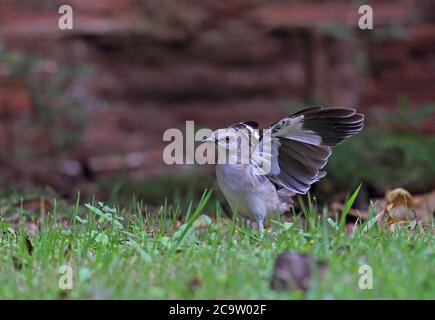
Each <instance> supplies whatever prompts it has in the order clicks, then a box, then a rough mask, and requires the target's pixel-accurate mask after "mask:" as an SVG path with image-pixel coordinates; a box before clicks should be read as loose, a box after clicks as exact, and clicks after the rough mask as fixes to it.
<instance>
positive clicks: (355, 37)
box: [0, 0, 435, 158]
mask: <svg viewBox="0 0 435 320" xmlns="http://www.w3.org/2000/svg"><path fill="white" fill-rule="evenodd" d="M64 3H65V1H57V0H51V1H48V0H45V1H39V0H27V1H19V2H17V1H15V0H2V1H1V2H0V39H2V42H3V43H4V45H6V47H7V48H8V49H20V50H24V51H25V52H28V53H38V54H39V55H40V57H42V62H40V63H41V64H42V67H45V68H48V69H49V72H52V73H57V72H58V70H61V68H62V66H63V65H65V64H66V65H71V64H72V65H75V66H77V68H78V67H79V66H82V67H83V66H86V65H88V64H91V65H92V66H93V67H94V69H93V70H94V71H93V72H90V73H79V72H76V73H74V72H73V73H72V74H73V79H72V80H71V88H70V90H69V91H68V92H69V93H71V92H73V94H74V95H75V96H76V97H78V98H80V100H81V102H82V104H84V109H83V110H84V111H83V112H85V115H86V117H87V118H88V119H89V121H88V122H87V124H86V126H85V127H84V128H80V129H79V130H83V134H84V138H82V140H81V141H82V143H80V144H76V145H73V147H71V148H69V149H68V150H66V151H65V150H63V151H62V152H61V153H60V152H58V151H56V149H54V148H53V146H52V144H53V143H54V142H53V141H52V140H53V137H52V136H51V135H50V130H49V129H50V128H51V127H50V126H47V127H42V128H39V129H38V130H36V129H35V130H30V131H27V130H25V129H23V128H22V127H23V122H22V121H21V120H17V119H21V118H23V117H24V116H25V117H27V119H30V121H32V119H33V118H32V117H38V116H40V115H39V113H38V112H39V111H38V110H33V109H32V108H35V103H34V101H33V100H32V99H34V97H32V96H31V95H30V94H29V93H28V92H27V90H26V79H19V78H18V79H17V78H11V77H10V75H8V71H7V70H6V71H5V66H4V65H5V63H4V62H3V63H2V62H0V64H1V65H2V66H3V69H1V70H2V72H1V73H0V81H1V84H2V88H1V91H0V114H1V119H0V130H1V134H0V137H1V138H0V150H1V152H2V153H3V158H7V157H6V156H5V154H7V153H9V152H10V150H14V148H11V147H10V145H11V144H15V145H27V146H32V147H33V148H34V149H36V150H34V151H33V153H31V154H32V155H33V156H38V157H44V156H45V157H46V156H49V157H52V158H54V157H59V156H60V157H62V158H80V157H82V155H83V157H91V156H98V155H111V154H118V153H128V152H133V151H141V150H145V151H147V152H148V153H149V154H156V155H158V154H160V153H159V152H160V151H161V148H162V146H163V143H162V141H161V137H162V133H163V131H164V130H165V129H166V128H168V127H174V126H178V127H182V126H183V125H184V121H185V120H195V121H197V123H198V125H201V126H209V127H218V126H224V125H227V124H228V123H231V122H235V121H239V120H242V119H245V120H246V119H259V120H260V123H261V124H262V125H267V124H269V123H270V122H273V121H275V120H276V118H277V117H280V116H282V115H283V114H285V113H287V112H289V108H287V107H283V105H284V104H283V102H285V101H298V102H299V103H300V104H298V105H299V106H301V107H302V106H305V105H309V104H312V103H314V102H316V101H317V102H322V103H326V104H327V105H338V106H358V107H359V108H361V109H363V110H364V109H365V110H367V109H368V108H372V107H379V106H382V107H393V106H396V105H397V101H398V98H399V97H406V98H409V99H410V100H411V102H412V104H413V105H414V106H415V107H418V106H420V105H422V104H425V103H428V102H433V101H435V41H434V40H435V24H434V18H435V17H434V14H433V12H435V10H434V5H433V2H430V1H413V0H398V1H380V0H378V1H369V3H370V4H371V5H372V7H373V10H374V25H375V29H374V30H373V31H362V30H359V29H358V28H357V27H356V26H357V21H358V6H357V5H356V4H354V3H353V2H350V1H260V0H239V1H216V0H202V1H199V0H184V1H163V0H158V1H157V0H155V1H145V0H104V1H96V0H94V1H85V0H71V1H68V3H69V4H71V5H72V7H73V9H74V30H73V31H60V30H59V29H58V27H57V19H58V14H57V8H58V6H59V5H60V4H64ZM50 70H51V71H50ZM77 70H78V69H77ZM65 99H66V98H65ZM62 101H63V102H62ZM51 102H53V101H51ZM54 103H55V104H56V105H62V104H63V103H64V99H58V100H55V101H54ZM59 108H60V107H59ZM23 115H24V116H23ZM433 128H434V126H433V125H432V123H429V124H427V126H426V129H427V130H429V131H432V132H434V131H433V130H434V129H433ZM71 130H74V128H72V129H71ZM12 136H13V138H11V137H12ZM78 155H79V156H78ZM155 157H157V156H155Z"/></svg>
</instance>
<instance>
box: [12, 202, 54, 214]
mask: <svg viewBox="0 0 435 320" xmlns="http://www.w3.org/2000/svg"><path fill="white" fill-rule="evenodd" d="M15 206H16V207H18V208H22V209H23V210H24V211H27V212H32V213H40V212H47V213H48V212H51V211H52V210H53V206H52V205H51V203H50V202H49V201H48V200H45V199H25V200H23V201H22V202H20V203H17V204H16V205H15Z"/></svg>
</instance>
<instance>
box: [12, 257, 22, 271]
mask: <svg viewBox="0 0 435 320" xmlns="http://www.w3.org/2000/svg"><path fill="white" fill-rule="evenodd" d="M12 263H13V265H14V268H15V270H21V269H22V268H23V262H22V261H21V259H20V258H17V257H16V256H12Z"/></svg>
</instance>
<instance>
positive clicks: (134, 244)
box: [0, 191, 435, 299]
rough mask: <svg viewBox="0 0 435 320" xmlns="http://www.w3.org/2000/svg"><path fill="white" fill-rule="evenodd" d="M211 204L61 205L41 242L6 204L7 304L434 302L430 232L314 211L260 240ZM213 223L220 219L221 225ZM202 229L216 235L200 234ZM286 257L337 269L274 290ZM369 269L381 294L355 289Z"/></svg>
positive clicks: (2, 291)
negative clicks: (67, 277) (67, 276)
mask: <svg viewBox="0 0 435 320" xmlns="http://www.w3.org/2000/svg"><path fill="white" fill-rule="evenodd" d="M356 194H357V191H356V192H355V193H354V194H353V195H352V196H350V197H349V201H348V203H347V205H346V206H345V209H344V210H345V211H346V210H348V208H350V206H351V204H352V202H353V200H354V199H355V197H356ZM209 197H210V193H209V192H206V193H204V195H203V196H202V198H201V200H200V201H196V202H191V204H190V205H188V206H185V207H180V206H172V205H169V204H168V203H166V202H165V203H164V204H163V205H162V207H161V208H160V210H158V212H149V211H148V210H147V208H146V207H145V206H143V205H142V204H141V203H140V202H138V201H132V203H131V204H130V205H129V206H127V207H126V208H125V209H124V208H119V207H113V206H108V205H105V204H103V203H98V202H97V201H93V202H91V203H88V204H87V205H86V204H85V203H80V201H79V200H78V202H77V204H76V205H75V206H74V205H72V206H71V205H67V204H65V203H61V202H58V203H56V204H54V208H53V209H52V211H53V212H52V213H51V214H50V215H49V216H47V214H45V213H44V212H41V213H39V214H37V215H36V216H34V217H33V220H40V221H42V222H41V231H38V232H36V234H34V235H32V236H27V232H26V225H27V224H28V223H29V218H28V219H27V220H25V218H24V217H25V216H28V214H27V215H25V212H23V210H21V209H20V208H19V206H18V208H17V207H16V206H13V205H10V201H9V200H8V199H2V200H1V201H0V206H1V208H2V209H1V211H0V216H1V217H2V218H1V223H0V235H1V238H0V270H1V272H0V298H2V299H5V298H6V299H10V298H19V299H46V298H48V299H61V298H67V299H90V298H109V299H127V298H133V299H161V298H163V299H179V298H180V299H303V298H307V299H366V298H367V299H376V298H380V299H388V298H400V299H403V298H411V299H418V298H422V299H433V298H435V294H434V293H435V256H434V246H433V240H434V237H433V233H432V232H431V231H426V232H416V231H414V232H413V231H409V230H406V229H400V230H397V231H395V232H390V231H387V230H386V229H385V228H383V227H379V226H378V225H376V224H371V223H370V222H372V220H368V221H367V222H365V223H364V224H362V225H361V226H359V227H358V228H357V229H356V230H355V231H354V232H352V233H346V232H345V223H344V219H340V217H339V216H337V217H336V218H328V217H327V216H326V214H325V213H323V214H322V211H323V212H324V210H322V208H316V206H315V204H313V203H312V202H311V201H309V202H308V203H307V204H305V205H304V206H303V210H302V212H299V213H298V214H297V215H296V216H294V217H293V218H292V219H291V221H288V220H287V221H284V220H283V219H282V220H278V221H273V222H272V223H271V227H270V228H269V229H268V230H267V232H266V233H265V236H264V239H263V240H262V241H261V240H259V237H258V233H257V231H255V230H252V229H250V227H248V226H247V225H246V223H244V222H243V221H238V222H237V223H236V224H234V223H233V222H235V221H236V220H235V219H234V220H230V219H228V218H224V217H223V215H222V213H221V212H220V206H219V204H218V203H213V201H211V200H210V199H209ZM207 202H208V203H207ZM204 212H213V213H214V218H213V219H208V218H207V217H204V216H203V215H202V214H203V213H204ZM318 212H320V214H319V213H318ZM17 213H18V214H19V215H21V216H22V219H21V222H20V223H19V224H18V225H12V223H10V222H7V221H8V217H9V216H10V215H11V214H17ZM344 213H346V212H344ZM59 216H64V217H68V220H69V221H70V225H69V226H67V227H64V226H61V225H59V224H56V223H55V221H56V218H57V217H59ZM372 216H374V212H372ZM42 217H43V219H42ZM180 219H182V221H183V223H182V224H181V225H179V226H178V227H177V226H176V224H177V220H180ZM199 219H200V220H202V224H203V225H205V226H207V225H208V227H205V228H204V227H203V228H199V222H198V221H199ZM25 221H27V222H25ZM178 224H180V223H179V222H178ZM29 242H30V243H29ZM289 249H291V250H296V251H299V252H303V253H308V254H310V255H312V256H313V257H315V259H317V260H318V261H323V262H325V263H326V264H327V266H328V267H327V272H326V274H325V275H324V277H323V278H322V279H321V280H320V279H319V278H316V277H314V278H313V282H312V285H311V287H310V289H309V290H308V291H307V292H306V293H304V292H301V291H298V290H295V289H292V288H290V289H289V290H288V291H284V292H279V291H274V290H272V289H271V288H270V280H271V276H272V274H273V267H274V261H275V258H276V257H277V256H278V254H279V253H281V252H283V251H285V250H289ZM65 264H68V265H70V266H72V268H73V271H74V274H73V275H74V276H73V285H74V288H73V289H72V290H67V291H63V290H61V289H59V286H58V280H59V277H60V276H61V274H59V273H58V271H59V267H60V266H62V265H65ZM363 264H368V265H370V266H371V267H372V269H373V289H372V290H362V289H360V288H359V287H358V281H359V278H360V276H361V275H360V274H359V273H358V270H359V268H360V266H361V265H363Z"/></svg>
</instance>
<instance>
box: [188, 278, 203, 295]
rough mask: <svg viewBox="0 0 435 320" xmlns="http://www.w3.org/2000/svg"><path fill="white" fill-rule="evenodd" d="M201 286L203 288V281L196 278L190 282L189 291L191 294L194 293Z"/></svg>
mask: <svg viewBox="0 0 435 320" xmlns="http://www.w3.org/2000/svg"><path fill="white" fill-rule="evenodd" d="M200 286H201V281H200V280H199V279H197V278H194V279H192V280H191V281H189V291H190V292H191V293H194V292H195V291H196V290H197V289H198V288H199V287H200Z"/></svg>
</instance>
